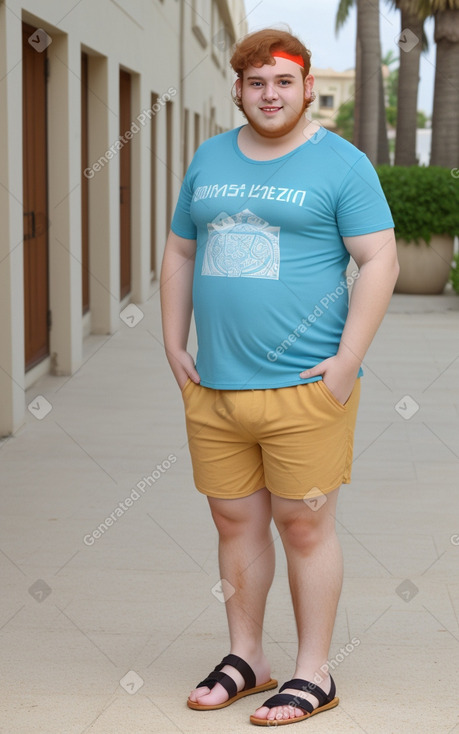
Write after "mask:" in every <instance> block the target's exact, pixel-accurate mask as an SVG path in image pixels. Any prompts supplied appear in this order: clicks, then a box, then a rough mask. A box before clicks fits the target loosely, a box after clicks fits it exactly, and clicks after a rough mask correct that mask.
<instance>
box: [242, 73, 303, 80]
mask: <svg viewBox="0 0 459 734" xmlns="http://www.w3.org/2000/svg"><path fill="white" fill-rule="evenodd" d="M285 77H289V78H290V79H295V77H294V75H293V74H276V76H275V77H274V78H275V79H283V78H285ZM247 79H261V80H262V81H264V77H262V76H248V77H247Z"/></svg>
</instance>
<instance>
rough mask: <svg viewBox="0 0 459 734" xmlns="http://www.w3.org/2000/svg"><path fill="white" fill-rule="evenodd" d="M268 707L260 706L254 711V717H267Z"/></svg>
mask: <svg viewBox="0 0 459 734" xmlns="http://www.w3.org/2000/svg"><path fill="white" fill-rule="evenodd" d="M269 712H270V709H269V708H268V707H267V706H260V708H259V709H257V710H256V711H255V713H254V717H255V718H256V719H267V718H268V714H269Z"/></svg>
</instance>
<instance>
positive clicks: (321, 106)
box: [309, 67, 355, 130]
mask: <svg viewBox="0 0 459 734" xmlns="http://www.w3.org/2000/svg"><path fill="white" fill-rule="evenodd" d="M311 74H312V75H313V76H314V79H315V83H314V91H315V93H316V95H317V96H316V99H315V101H314V102H313V104H312V105H311V107H310V108H309V109H310V116H311V117H312V118H313V119H315V120H319V121H320V123H321V124H322V125H323V126H324V127H326V128H329V129H330V130H334V129H335V128H336V116H337V114H338V112H339V108H340V107H341V105H342V104H344V103H345V102H348V101H349V100H351V99H353V95H354V86H355V71H354V69H349V70H348V71H334V70H333V69H330V68H328V69H318V68H316V67H311Z"/></svg>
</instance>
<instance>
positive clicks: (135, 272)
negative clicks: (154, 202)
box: [131, 74, 152, 303]
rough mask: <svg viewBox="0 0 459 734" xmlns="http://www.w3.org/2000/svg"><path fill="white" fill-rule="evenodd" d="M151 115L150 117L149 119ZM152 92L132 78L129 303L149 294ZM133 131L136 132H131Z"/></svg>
mask: <svg viewBox="0 0 459 734" xmlns="http://www.w3.org/2000/svg"><path fill="white" fill-rule="evenodd" d="M148 111H150V115H148V114H147V113H148ZM151 115H152V112H151V91H150V89H149V87H148V86H147V83H146V82H145V75H142V76H139V75H138V74H133V75H132V120H133V122H134V123H135V125H136V127H137V128H139V131H138V132H136V133H135V135H134V137H133V138H132V142H131V145H132V300H133V301H134V302H136V303H144V302H145V301H146V300H147V298H148V296H149V291H150V245H151V242H150V237H151V220H150V217H151V207H150V201H151V156H152V153H151V124H152V123H151ZM134 130H135V128H134Z"/></svg>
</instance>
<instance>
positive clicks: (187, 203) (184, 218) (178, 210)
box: [171, 169, 197, 240]
mask: <svg viewBox="0 0 459 734" xmlns="http://www.w3.org/2000/svg"><path fill="white" fill-rule="evenodd" d="M192 198H193V191H192V186H191V174H190V169H188V171H187V173H186V175H185V178H184V179H183V183H182V187H181V189H180V194H179V198H178V201H177V205H176V207H175V212H174V216H173V217H172V222H171V229H172V231H173V232H174V233H175V234H176V235H178V236H179V237H184V238H185V239H187V240H195V239H196V237H197V229H196V225H195V223H194V222H193V220H192V218H191V200H192Z"/></svg>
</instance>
